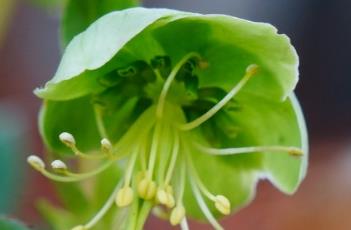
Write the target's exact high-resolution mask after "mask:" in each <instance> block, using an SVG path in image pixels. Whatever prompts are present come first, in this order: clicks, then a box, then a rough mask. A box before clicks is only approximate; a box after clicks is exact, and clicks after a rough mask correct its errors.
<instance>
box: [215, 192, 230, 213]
mask: <svg viewBox="0 0 351 230" xmlns="http://www.w3.org/2000/svg"><path fill="white" fill-rule="evenodd" d="M214 202H215V207H216V208H217V210H218V211H220V212H221V213H222V214H224V215H229V214H230V201H229V200H228V199H227V198H226V197H225V196H222V195H217V196H215V199H214Z"/></svg>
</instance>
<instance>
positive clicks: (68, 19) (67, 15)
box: [61, 0, 139, 46]
mask: <svg viewBox="0 0 351 230" xmlns="http://www.w3.org/2000/svg"><path fill="white" fill-rule="evenodd" d="M137 5H139V0H70V1H68V3H67V5H66V7H65V11H64V15H63V18H62V24H61V33H62V43H63V44H64V46H66V45H67V44H68V42H69V41H71V39H72V38H73V37H74V36H75V35H77V34H79V33H81V32H83V31H84V30H85V29H86V28H88V26H89V25H90V24H91V23H93V22H94V21H95V20H96V19H98V18H99V17H101V16H102V15H104V14H107V13H109V12H112V11H114V10H122V9H126V8H130V7H135V6H137Z"/></svg>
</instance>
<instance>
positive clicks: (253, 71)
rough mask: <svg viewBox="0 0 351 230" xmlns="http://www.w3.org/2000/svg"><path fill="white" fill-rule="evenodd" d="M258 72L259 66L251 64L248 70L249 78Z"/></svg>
mask: <svg viewBox="0 0 351 230" xmlns="http://www.w3.org/2000/svg"><path fill="white" fill-rule="evenodd" d="M257 72H258V65H256V64H251V65H249V66H248V67H247V68H246V74H247V76H253V75H255V74H256V73H257Z"/></svg>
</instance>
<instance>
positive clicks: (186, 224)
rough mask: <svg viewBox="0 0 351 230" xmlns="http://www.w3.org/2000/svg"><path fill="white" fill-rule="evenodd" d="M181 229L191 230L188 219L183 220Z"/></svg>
mask: <svg viewBox="0 0 351 230" xmlns="http://www.w3.org/2000/svg"><path fill="white" fill-rule="evenodd" d="M180 229H181V230H189V225H188V221H187V219H186V217H184V218H183V220H182V222H180Z"/></svg>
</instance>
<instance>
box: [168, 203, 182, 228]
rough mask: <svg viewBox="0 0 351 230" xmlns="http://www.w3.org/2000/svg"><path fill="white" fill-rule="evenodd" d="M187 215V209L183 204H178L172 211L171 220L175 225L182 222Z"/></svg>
mask: <svg viewBox="0 0 351 230" xmlns="http://www.w3.org/2000/svg"><path fill="white" fill-rule="evenodd" d="M184 217H185V209H184V207H183V205H177V206H176V207H175V208H174V209H173V210H172V212H171V217H170V219H169V220H170V222H171V224H172V225H173V226H175V225H178V224H180V222H182V220H183V218H184Z"/></svg>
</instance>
